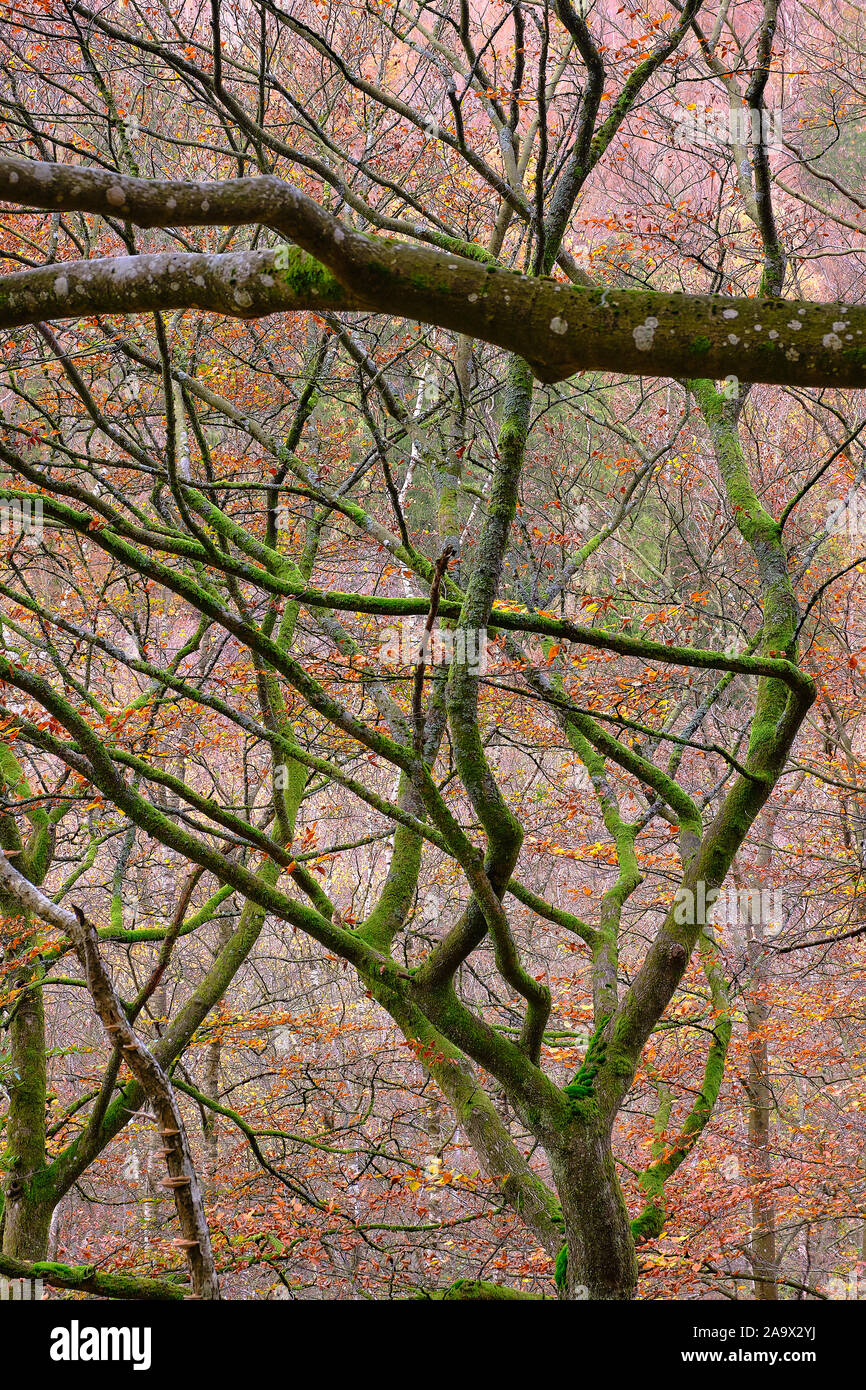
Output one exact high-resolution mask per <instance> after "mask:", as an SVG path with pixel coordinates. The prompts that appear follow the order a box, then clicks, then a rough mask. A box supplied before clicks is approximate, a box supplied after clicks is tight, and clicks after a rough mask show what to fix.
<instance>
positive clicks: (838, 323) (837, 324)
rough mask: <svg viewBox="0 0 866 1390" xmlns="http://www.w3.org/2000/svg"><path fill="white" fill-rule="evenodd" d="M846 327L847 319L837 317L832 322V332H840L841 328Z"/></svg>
mask: <svg viewBox="0 0 866 1390" xmlns="http://www.w3.org/2000/svg"><path fill="white" fill-rule="evenodd" d="M847 327H848V320H847V319H837V320H836V322H835V323H834V324H833V332H834V333H841V332H842V330H843V328H847Z"/></svg>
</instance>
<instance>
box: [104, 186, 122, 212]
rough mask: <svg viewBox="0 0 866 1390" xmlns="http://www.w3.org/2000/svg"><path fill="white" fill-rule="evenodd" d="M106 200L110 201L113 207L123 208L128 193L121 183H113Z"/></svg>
mask: <svg viewBox="0 0 866 1390" xmlns="http://www.w3.org/2000/svg"><path fill="white" fill-rule="evenodd" d="M105 201H106V202H107V203H110V204H111V206H112V207H113V208H122V207H123V204H124V203H125V202H126V194H125V193H124V191H123V189H122V188H121V186H120V184H119V183H113V184H112V185H111V187H110V188H109V189H108V191H107V193H106V195H105Z"/></svg>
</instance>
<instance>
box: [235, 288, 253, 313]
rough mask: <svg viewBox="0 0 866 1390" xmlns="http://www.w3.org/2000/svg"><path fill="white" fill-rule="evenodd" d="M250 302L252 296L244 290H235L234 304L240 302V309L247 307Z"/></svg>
mask: <svg viewBox="0 0 866 1390" xmlns="http://www.w3.org/2000/svg"><path fill="white" fill-rule="evenodd" d="M252 302H253V297H252V295H251V294H247V292H246V290H235V304H240V306H241V308H242V309H248V308H249V306H250V305H251V304H252Z"/></svg>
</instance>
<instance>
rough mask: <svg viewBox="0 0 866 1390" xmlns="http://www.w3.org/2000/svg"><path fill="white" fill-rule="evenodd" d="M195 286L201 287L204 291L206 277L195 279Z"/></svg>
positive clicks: (201, 276)
mask: <svg viewBox="0 0 866 1390" xmlns="http://www.w3.org/2000/svg"><path fill="white" fill-rule="evenodd" d="M193 284H195V285H199V286H200V287H201V288H202V289H204V276H203V275H197V276H196V277H195V280H194V281H193Z"/></svg>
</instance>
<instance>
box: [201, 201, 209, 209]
mask: <svg viewBox="0 0 866 1390" xmlns="http://www.w3.org/2000/svg"><path fill="white" fill-rule="evenodd" d="M201 210H202V212H210V203H209V202H208V200H207V198H204V199H203V200H202V205H201Z"/></svg>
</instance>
